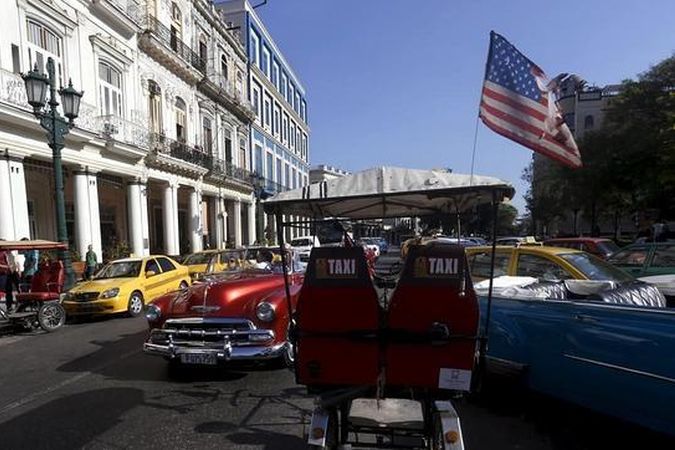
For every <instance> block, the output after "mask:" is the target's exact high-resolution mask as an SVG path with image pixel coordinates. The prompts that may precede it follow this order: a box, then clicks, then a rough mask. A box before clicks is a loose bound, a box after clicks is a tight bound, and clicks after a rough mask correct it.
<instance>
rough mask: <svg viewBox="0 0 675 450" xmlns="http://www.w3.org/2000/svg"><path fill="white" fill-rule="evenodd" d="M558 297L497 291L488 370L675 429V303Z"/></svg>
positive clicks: (624, 416)
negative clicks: (652, 304)
mask: <svg viewBox="0 0 675 450" xmlns="http://www.w3.org/2000/svg"><path fill="white" fill-rule="evenodd" d="M558 291H560V289H558ZM557 297H559V298H558V299H550V298H548V299H544V298H534V297H529V298H523V297H521V298H516V297H506V296H501V295H500V294H498V295H496V296H494V297H493V301H492V311H491V320H490V327H489V340H488V352H487V354H488V360H487V362H488V364H487V366H488V370H489V371H491V372H497V373H502V374H507V373H508V374H511V375H514V374H515V375H517V376H519V377H521V378H522V380H523V381H524V382H525V384H526V385H527V386H528V387H529V388H531V389H533V390H536V391H539V392H542V393H545V394H548V395H551V396H553V397H558V398H560V399H563V400H566V401H570V402H573V403H577V404H579V405H582V406H584V407H587V408H590V409H594V410H597V411H600V412H603V413H605V414H608V415H612V416H615V417H618V418H621V419H624V420H627V421H631V422H634V423H638V424H640V425H642V426H645V427H648V428H651V429H654V430H657V431H660V432H664V433H668V434H672V435H675V408H674V407H673V405H675V309H667V308H663V307H661V308H657V307H644V306H635V305H631V304H617V303H608V302H603V301H601V300H602V299H598V300H600V301H588V299H579V298H577V299H569V298H564V297H565V296H564V295H562V296H561V295H557ZM486 306H487V300H486V297H482V298H481V311H482V317H483V320H485V312H486Z"/></svg>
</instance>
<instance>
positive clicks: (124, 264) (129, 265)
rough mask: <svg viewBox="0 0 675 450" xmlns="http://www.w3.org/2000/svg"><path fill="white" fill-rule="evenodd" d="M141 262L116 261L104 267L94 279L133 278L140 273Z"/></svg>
mask: <svg viewBox="0 0 675 450" xmlns="http://www.w3.org/2000/svg"><path fill="white" fill-rule="evenodd" d="M141 263H142V261H117V262H111V263H110V264H108V265H107V266H105V267H104V268H103V269H101V271H100V272H99V273H97V274H96V276H95V277H94V279H96V280H103V279H106V278H135V277H137V276H138V274H139V273H140V272H141Z"/></svg>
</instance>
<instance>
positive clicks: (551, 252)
mask: <svg viewBox="0 0 675 450" xmlns="http://www.w3.org/2000/svg"><path fill="white" fill-rule="evenodd" d="M491 255H492V247H489V246H485V247H467V248H466V257H467V261H468V264H469V269H470V271H471V277H472V278H473V281H474V282H478V281H482V280H486V279H489V278H490V259H491ZM494 275H495V277H499V276H503V275H511V276H523V277H533V278H538V279H539V280H543V281H560V280H569V279H573V280H607V281H617V282H627V281H632V280H633V276H632V275H630V274H628V273H627V272H624V271H623V270H621V269H619V268H617V267H615V266H613V265H611V264H609V263H608V262H607V261H604V260H602V259H600V258H598V257H596V256H593V255H591V254H589V253H586V252H582V251H579V250H573V249H569V248H558V247H540V246H529V245H527V246H517V247H513V246H497V248H496V253H495V272H494Z"/></svg>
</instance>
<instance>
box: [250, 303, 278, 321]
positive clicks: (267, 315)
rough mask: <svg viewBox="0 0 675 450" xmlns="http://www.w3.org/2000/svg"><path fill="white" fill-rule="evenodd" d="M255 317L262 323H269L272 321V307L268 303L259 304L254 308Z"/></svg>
mask: <svg viewBox="0 0 675 450" xmlns="http://www.w3.org/2000/svg"><path fill="white" fill-rule="evenodd" d="M255 315H256V316H257V317H258V319H259V320H260V321H262V322H271V321H273V320H274V306H272V304H270V303H268V302H260V303H258V306H256V308H255Z"/></svg>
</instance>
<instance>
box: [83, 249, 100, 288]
mask: <svg viewBox="0 0 675 450" xmlns="http://www.w3.org/2000/svg"><path fill="white" fill-rule="evenodd" d="M97 264H98V259H97V258H96V253H95V252H94V246H93V245H91V244H89V247H87V255H86V256H85V265H86V268H85V271H84V276H85V278H86V279H87V280H91V278H92V277H93V276H94V272H95V271H96V265H97Z"/></svg>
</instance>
